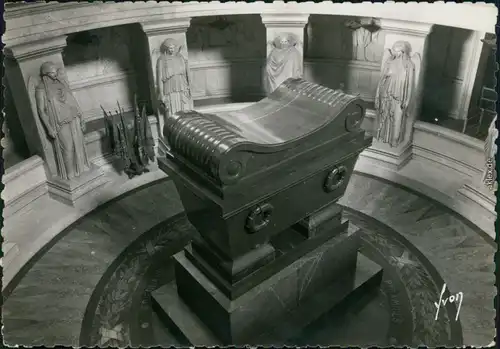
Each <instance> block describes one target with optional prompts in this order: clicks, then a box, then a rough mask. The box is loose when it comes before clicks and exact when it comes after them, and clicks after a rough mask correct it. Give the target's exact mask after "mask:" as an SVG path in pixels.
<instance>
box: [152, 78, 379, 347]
mask: <svg viewBox="0 0 500 349" xmlns="http://www.w3.org/2000/svg"><path fill="white" fill-rule="evenodd" d="M365 108H366V107H365V103H364V102H363V100H361V99H360V98H359V97H357V96H353V95H349V94H345V93H343V92H341V91H335V90H331V89H329V88H326V87H323V86H320V85H317V84H314V83H311V82H308V81H305V80H303V79H288V80H287V81H285V83H283V84H282V85H281V86H280V87H279V88H278V89H276V90H275V91H274V92H273V93H272V94H271V95H269V96H268V97H267V98H265V99H263V100H261V101H259V102H257V103H255V104H253V105H251V106H249V107H247V108H244V109H241V110H238V111H230V112H220V113H217V114H202V113H198V112H196V111H190V112H183V113H179V114H177V115H175V116H174V117H171V118H170V119H168V120H167V122H166V129H165V133H166V140H167V142H168V144H169V146H170V151H169V152H168V153H167V157H166V158H160V159H159V160H158V162H159V167H160V168H161V169H162V170H163V171H165V172H166V173H167V174H168V175H170V176H171V177H172V178H173V180H174V182H175V184H176V187H177V189H178V191H179V194H180V197H181V199H182V203H183V205H184V208H185V211H186V213H187V216H188V219H189V221H190V222H191V223H192V224H193V225H194V226H195V228H196V229H197V230H198V231H199V233H200V235H201V236H202V239H199V240H195V241H193V242H192V244H190V246H188V247H186V249H185V250H184V251H183V252H182V253H181V254H180V255H179V256H177V257H176V258H177V264H176V289H177V291H178V292H179V295H180V297H181V298H182V300H183V302H185V303H186V304H188V305H189V308H190V309H192V310H193V311H194V312H195V313H196V314H198V315H197V316H199V317H200V318H201V319H202V320H203V322H204V323H205V324H206V325H207V327H208V328H210V329H211V331H213V333H215V334H216V337H217V338H219V339H220V342H221V343H224V344H229V343H236V342H238V343H244V342H245V341H246V338H250V337H249V336H254V335H255V333H260V332H261V331H262V329H263V328H268V327H269V326H270V323H271V322H272V321H280V320H278V319H279V315H280V314H281V315H283V314H284V313H283V310H278V309H275V310H274V311H272V316H271V315H268V316H265V317H262V318H255V319H250V318H249V315H248V312H247V311H246V310H245V311H243V310H242V311H241V313H240V312H239V310H238V309H240V308H241V309H243V308H244V309H248V307H249V306H251V304H249V303H248V302H250V303H251V302H257V303H259V302H267V301H264V300H262V299H264V298H265V297H267V296H264V293H262V292H260V291H259V296H257V295H255V296H249V295H248V294H250V293H251V292H257V291H252V289H254V290H256V289H260V288H262V287H264V286H262V285H263V284H264V283H266V282H267V283H269V282H271V281H269V280H272V279H273V278H276V280H277V281H276V282H277V283H278V284H279V283H280V282H282V281H279V280H281V277H278V276H276V275H278V273H281V274H283V275H284V274H287V273H288V274H287V275H291V274H290V273H292V274H293V273H295V274H297V275H299V276H297V277H299V278H300V277H302V276H300V275H302V274H301V273H299V272H298V271H297V270H298V269H297V268H299V267H293V266H292V265H293V263H294V262H297V261H298V260H299V259H301V258H303V257H304V256H306V255H307V254H311V253H314V251H315V250H318V249H321V248H326V247H324V246H325V244H326V243H327V242H329V241H333V240H331V239H334V238H337V240H336V242H335V243H333V242H329V243H330V245H328V246H334V245H335V248H333V247H332V248H330V247H328V248H330V250H331V251H330V250H329V251H330V252H329V253H324V252H321V253H322V256H323V255H324V256H327V255H328V256H331V258H330V257H329V258H330V259H329V260H328V261H327V262H325V263H326V264H325V266H326V267H325V268H334V269H335V268H336V269H335V270H336V271H335V270H334V269H332V270H331V271H330V272H329V273H330V274H329V276H322V277H319V278H318V279H317V280H316V281H315V282H313V283H311V285H315V286H310V287H309V289H310V290H309V291H307V292H310V294H314V293H315V292H316V291H317V289H318V288H321V287H322V286H321V285H323V284H326V283H327V282H331V281H332V280H333V279H336V280H338V282H340V284H342V285H344V284H345V285H346V286H345V287H344V286H342V287H340V286H336V287H337V289H341V288H345V290H346V291H345V292H348V290H351V289H352V288H353V286H352V283H353V282H354V281H353V280H354V269H355V266H356V260H357V257H356V256H357V244H356V243H355V238H354V237H350V238H347V224H348V222H342V221H341V209H340V207H338V206H337V205H336V204H335V203H336V201H337V200H338V199H339V198H341V197H342V195H343V194H344V192H345V190H346V187H347V184H348V181H349V178H350V176H351V174H352V171H353V169H354V165H355V163H356V160H357V158H358V155H359V153H360V152H361V151H363V150H364V149H365V148H366V147H368V146H370V144H371V138H367V137H366V136H365V133H364V131H363V130H362V129H361V128H360V126H361V124H362V121H363V118H364V116H365ZM340 235H342V238H339V236H340ZM318 251H319V250H318ZM318 253H319V252H318ZM304 258H305V257H304ZM322 258H323V257H322ZM334 259H335V260H337V262H334ZM341 260H342V261H341ZM294 268H295V269H294ZM292 269H293V270H294V271H291V270H292ZM299 269H300V268H299ZM343 269H346V270H347V269H348V270H350V271H349V272H348V275H347V274H346V275H344V276H342V277H340V278H339V273H340V271H339V270H343ZM340 280H343V281H340ZM346 280H350V281H346ZM307 282H309V283H310V280H309V281H307ZM298 283H299V281H297V284H298ZM196 285H198V286H196ZM258 285H260V286H259V287H260V288H259V287H257V286H258ZM273 287H274V288H273V292H275V291H276V289H277V288H276V287H278V286H276V285H275V286H273ZM177 291H176V292H177ZM287 292H288V291H287ZM301 292H302V291H301ZM307 292H306V293H307ZM195 293H196V295H194V294H195ZM219 293H220V294H219ZM340 293H341V292H340ZM340 293H339V294H340ZM191 294H192V295H191ZM216 294H217V295H216ZM307 294H309V293H307ZM243 295H247V296H245V297H243ZM252 297H254V298H252ZM259 297H261V298H262V299H261V300H259V301H256V299H260V298H259ZM273 297H274V296H273ZM251 298H252V299H253V300H252V301H250V300H249V299H251ZM306 298H307V297H305V296H304V299H306ZM222 299H226V300H227V302H229V303H227V302H226V301H222ZM244 299H245V300H244ZM225 302H226V303H225ZM257 303H255V304H257ZM238 304H239V305H238ZM255 306H257V305H255ZM297 306H298V305H297ZM271 308H272V307H271ZM271 308H270V309H271ZM289 310H290V309H287V310H286V313H287V314H288V313H289ZM167 312H168V311H167ZM245 314H246V315H245ZM243 319H245V320H243ZM172 321H174V320H172ZM241 321H244V324H245V325H242V324H243V322H241ZM174 322H175V321H174ZM181 322H182V321H181ZM181 332H182V330H181ZM195 344H205V345H208V344H213V343H195Z"/></svg>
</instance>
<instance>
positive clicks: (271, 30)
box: [260, 13, 309, 61]
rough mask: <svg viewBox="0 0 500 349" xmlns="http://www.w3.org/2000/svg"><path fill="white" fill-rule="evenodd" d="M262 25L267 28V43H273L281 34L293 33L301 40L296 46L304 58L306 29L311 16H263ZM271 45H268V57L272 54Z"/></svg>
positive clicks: (278, 14) (279, 14) (285, 14)
mask: <svg viewBox="0 0 500 349" xmlns="http://www.w3.org/2000/svg"><path fill="white" fill-rule="evenodd" d="M260 16H261V18H262V23H263V24H264V26H265V27H266V38H267V40H266V41H267V42H268V43H269V42H272V41H273V40H274V39H275V38H276V36H278V35H279V34H281V33H291V34H293V35H295V37H296V38H297V39H298V40H299V44H298V45H297V46H296V47H297V49H298V50H299V51H300V53H301V54H302V61H303V57H304V28H305V26H306V24H307V23H308V21H309V14H287V13H284V14H281V13H276V14H261V15H260ZM271 50H272V47H271V45H267V56H269V53H270V52H271Z"/></svg>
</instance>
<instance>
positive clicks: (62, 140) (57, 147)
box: [28, 62, 90, 179]
mask: <svg viewBox="0 0 500 349" xmlns="http://www.w3.org/2000/svg"><path fill="white" fill-rule="evenodd" d="M28 85H29V86H30V90H31V89H33V90H34V94H32V93H30V95H31V96H32V98H33V97H34V101H33V100H32V103H34V105H36V111H37V113H38V116H39V118H40V120H41V121H42V125H43V127H44V129H45V131H46V133H47V136H48V138H49V140H50V141H51V143H52V144H53V147H54V153H55V162H56V165H57V172H58V173H57V176H58V177H60V178H61V179H72V178H75V177H78V176H80V175H81V174H82V173H83V172H85V171H87V170H89V169H90V165H89V161H88V158H87V152H86V149H85V137H84V134H83V132H84V130H85V122H84V121H83V114H82V111H81V109H80V106H79V105H78V102H77V100H76V99H75V97H74V95H73V92H72V91H71V89H70V87H69V84H68V81H67V79H66V77H65V74H64V71H63V70H62V69H57V67H56V65H55V64H54V63H53V62H45V63H43V64H42V65H41V67H40V80H39V79H34V78H30V81H29V82H28Z"/></svg>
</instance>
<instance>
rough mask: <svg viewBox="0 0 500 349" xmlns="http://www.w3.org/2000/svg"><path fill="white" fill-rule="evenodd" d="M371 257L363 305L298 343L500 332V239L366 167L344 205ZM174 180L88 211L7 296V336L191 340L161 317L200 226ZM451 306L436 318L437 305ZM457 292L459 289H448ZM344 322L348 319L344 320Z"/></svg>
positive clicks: (410, 341) (40, 340)
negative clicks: (497, 304) (499, 283)
mask: <svg viewBox="0 0 500 349" xmlns="http://www.w3.org/2000/svg"><path fill="white" fill-rule="evenodd" d="M340 203H341V204H342V205H343V206H344V207H345V212H344V215H345V218H348V219H349V220H350V221H351V226H350V229H351V231H360V234H361V236H362V241H363V244H362V252H363V253H364V254H365V255H367V256H368V257H369V258H371V259H373V260H376V261H377V262H378V263H379V264H381V265H382V266H383V267H384V277H383V280H382V284H381V287H380V290H379V292H378V293H377V294H375V295H374V296H373V297H372V298H370V299H369V300H367V301H366V304H364V305H363V306H362V307H361V306H358V307H353V308H349V309H348V310H345V312H342V314H343V315H342V316H340V315H339V314H340V313H338V312H337V313H336V314H327V315H325V316H323V317H322V318H320V319H318V320H317V321H316V322H314V323H313V324H311V325H310V326H308V327H307V328H305V329H304V331H302V333H298V334H296V335H295V336H293V338H291V339H290V341H289V343H287V344H290V345H301V344H302V345H305V344H317V345H335V344H338V345H349V344H351V345H358V346H365V345H378V346H388V345H410V346H418V345H420V344H423V345H428V346H439V345H449V346H462V345H473V346H475V345H478V346H485V345H487V344H489V343H491V341H492V340H493V337H494V334H495V324H494V317H495V310H494V306H493V297H494V295H495V293H496V290H495V287H494V284H495V278H494V263H493V257H494V253H495V251H496V244H495V242H494V241H492V239H491V238H489V237H488V236H486V234H484V233H483V232H481V231H480V230H479V229H478V228H477V227H475V226H474V225H473V224H472V223H470V222H467V221H465V220H464V219H463V218H461V217H459V216H458V215H456V214H455V213H453V212H451V211H449V210H448V209H446V208H445V207H443V206H442V205H440V204H438V203H436V202H434V201H432V200H430V199H428V198H426V197H423V196H421V195H419V194H416V193H413V192H411V191H408V190H407V189H405V188H401V187H397V186H395V185H393V184H391V183H386V182H384V181H381V180H379V179H375V178H371V177H367V176H364V175H359V174H354V175H353V177H352V178H351V182H350V184H349V187H348V189H347V191H346V194H345V196H344V197H343V199H342V200H341V202H340ZM182 211H183V210H182V205H181V203H180V200H179V197H178V194H177V192H176V190H175V187H174V185H173V183H172V182H171V181H170V180H168V179H167V180H161V181H157V182H155V183H153V184H151V185H149V186H146V187H142V188H140V189H139V190H135V191H133V192H129V193H127V194H125V195H123V196H121V197H119V198H117V199H115V200H113V201H112V202H109V203H107V204H106V205H103V206H101V207H99V208H98V209H97V210H95V211H93V212H91V213H90V214H88V215H87V216H85V217H83V218H82V219H80V220H79V221H77V222H76V223H75V224H73V225H72V226H71V227H69V228H68V229H66V230H65V231H64V232H63V233H61V234H60V235H58V237H57V238H56V239H55V240H53V241H52V242H51V243H50V245H49V246H48V247H47V248H45V249H44V252H43V253H40V254H38V255H37V256H36V257H35V258H34V259H33V260H31V261H30V262H29V264H28V265H27V267H26V268H23V270H22V273H21V274H20V275H19V276H18V277H16V278H15V279H14V280H13V282H12V284H11V285H9V287H8V288H7V289H6V291H5V292H4V304H3V311H2V312H3V314H2V315H3V324H4V328H3V337H4V340H5V343H6V344H7V345H9V346H11V345H24V346H37V345H44V346H54V345H64V346H82V345H85V346H120V347H124V346H128V345H130V346H152V345H161V346H169V345H176V344H183V343H182V342H181V341H179V340H178V339H177V338H176V337H175V335H174V334H172V333H170V332H169V331H168V329H166V328H165V327H164V326H162V324H160V323H159V321H158V319H157V318H156V316H155V313H154V312H153V311H152V310H151V304H150V298H149V294H150V292H151V291H153V290H154V289H156V288H158V287H160V286H161V285H163V284H165V283H167V282H169V281H170V280H171V279H172V277H173V271H172V260H171V256H172V255H173V254H174V253H175V252H177V251H179V250H181V249H182V247H183V246H184V245H185V244H186V243H187V242H188V241H189V239H191V238H192V237H193V236H194V235H195V234H197V233H196V231H195V230H194V229H193V228H192V226H191V225H190V224H189V222H188V221H187V219H186V217H185V215H184V214H183V212H182ZM444 284H446V289H447V291H446V293H445V296H449V295H455V294H457V293H459V292H462V294H463V302H462V304H461V307H460V311H459V317H458V320H457V321H455V316H456V313H457V310H458V308H457V306H456V304H454V303H447V305H446V306H443V307H442V308H441V310H440V313H439V314H438V319H437V320H435V315H436V307H435V306H434V302H437V301H438V299H439V296H440V293H441V290H442V289H443V285H444ZM448 291H449V292H448ZM339 319H340V320H339Z"/></svg>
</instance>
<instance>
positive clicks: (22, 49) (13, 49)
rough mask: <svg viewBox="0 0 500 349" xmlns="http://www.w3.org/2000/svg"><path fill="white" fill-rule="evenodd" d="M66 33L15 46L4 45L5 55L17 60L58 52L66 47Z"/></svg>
mask: <svg viewBox="0 0 500 349" xmlns="http://www.w3.org/2000/svg"><path fill="white" fill-rule="evenodd" d="M66 37H67V36H66V35H64V36H58V37H55V38H50V39H46V40H40V41H35V42H31V43H29V44H22V45H16V46H9V47H5V49H4V52H5V56H6V57H7V58H10V59H14V60H16V61H18V62H22V61H27V60H31V59H36V58H40V57H43V56H48V55H51V54H55V53H60V52H62V50H63V49H64V48H65V47H66V45H67V42H66Z"/></svg>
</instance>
